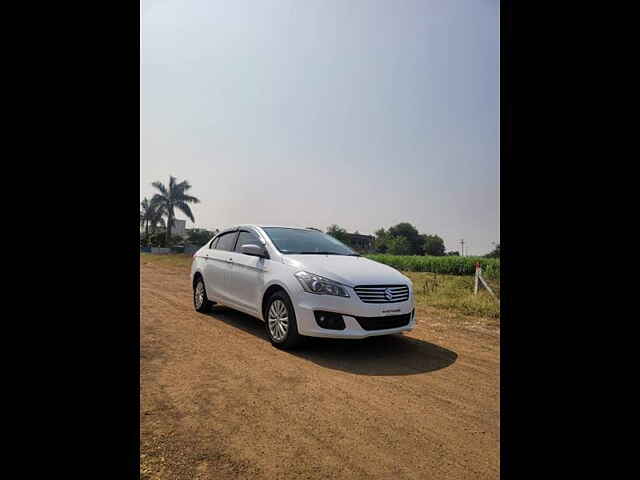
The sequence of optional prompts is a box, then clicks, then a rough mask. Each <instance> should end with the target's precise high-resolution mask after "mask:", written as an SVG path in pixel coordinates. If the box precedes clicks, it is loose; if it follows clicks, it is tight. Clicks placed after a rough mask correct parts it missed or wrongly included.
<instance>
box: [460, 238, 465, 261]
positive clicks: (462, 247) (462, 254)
mask: <svg viewBox="0 0 640 480" xmlns="http://www.w3.org/2000/svg"><path fill="white" fill-rule="evenodd" d="M460 245H461V249H460V250H461V252H460V255H461V256H462V257H464V238H462V239H460Z"/></svg>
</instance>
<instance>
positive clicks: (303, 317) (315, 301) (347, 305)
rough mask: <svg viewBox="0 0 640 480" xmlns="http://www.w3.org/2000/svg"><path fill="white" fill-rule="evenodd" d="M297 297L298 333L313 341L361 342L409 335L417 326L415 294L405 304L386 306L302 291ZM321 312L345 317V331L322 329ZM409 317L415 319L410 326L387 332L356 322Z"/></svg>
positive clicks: (294, 302) (295, 302) (295, 306)
mask: <svg viewBox="0 0 640 480" xmlns="http://www.w3.org/2000/svg"><path fill="white" fill-rule="evenodd" d="M295 297H296V298H295V299H293V300H294V301H293V304H294V308H295V311H296V319H297V321H298V322H297V323H298V331H299V333H300V334H301V335H306V336H309V337H325V338H353V339H358V338H366V337H373V336H378V335H390V334H393V333H400V332H408V331H411V330H413V329H414V328H415V326H416V315H415V304H414V299H413V292H412V291H410V293H409V298H408V299H407V301H405V302H398V303H383V304H372V303H365V302H363V301H362V300H360V298H358V296H357V295H356V294H355V293H353V295H352V296H351V297H349V298H343V297H336V296H331V295H314V294H312V293H306V292H304V291H303V290H301V291H299V292H297V295H295ZM317 310H320V311H325V312H334V313H338V314H341V315H342V319H343V320H344V324H345V328H344V330H333V329H327V328H322V327H320V325H318V323H317V322H316V318H315V315H314V311H317ZM407 314H409V315H411V318H410V320H409V323H408V324H406V325H402V326H399V327H395V328H386V329H374V330H365V329H364V328H363V327H362V326H361V325H360V323H359V322H358V320H357V319H356V317H366V318H370V319H373V318H384V317H395V316H398V315H407Z"/></svg>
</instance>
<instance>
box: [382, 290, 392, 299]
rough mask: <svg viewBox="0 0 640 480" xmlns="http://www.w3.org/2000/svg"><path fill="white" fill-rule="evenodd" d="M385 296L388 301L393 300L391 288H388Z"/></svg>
mask: <svg viewBox="0 0 640 480" xmlns="http://www.w3.org/2000/svg"><path fill="white" fill-rule="evenodd" d="M384 296H385V297H387V300H389V301H391V300H393V293H392V292H391V289H390V288H387V289H386V290H385V291H384Z"/></svg>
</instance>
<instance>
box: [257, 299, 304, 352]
mask: <svg viewBox="0 0 640 480" xmlns="http://www.w3.org/2000/svg"><path fill="white" fill-rule="evenodd" d="M265 317H266V318H265V320H266V322H265V324H266V329H267V336H268V337H269V340H271V344H272V345H273V346H274V347H276V348H281V349H283V350H288V349H290V348H294V347H296V346H297V345H299V344H300V343H301V341H302V336H301V335H300V334H299V333H298V324H297V322H296V313H295V311H294V310H293V305H292V304H291V300H290V299H289V296H288V295H287V294H286V293H285V292H282V291H280V292H275V293H274V294H273V295H271V297H270V298H269V302H268V303H267V308H266V315H265Z"/></svg>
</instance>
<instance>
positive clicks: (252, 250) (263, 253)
mask: <svg viewBox="0 0 640 480" xmlns="http://www.w3.org/2000/svg"><path fill="white" fill-rule="evenodd" d="M240 251H241V252H242V253H244V254H245V255H251V256H253V257H261V258H266V257H268V254H267V250H266V249H265V248H264V247H260V246H258V245H254V244H252V243H249V244H246V245H242V246H241V247H240Z"/></svg>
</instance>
